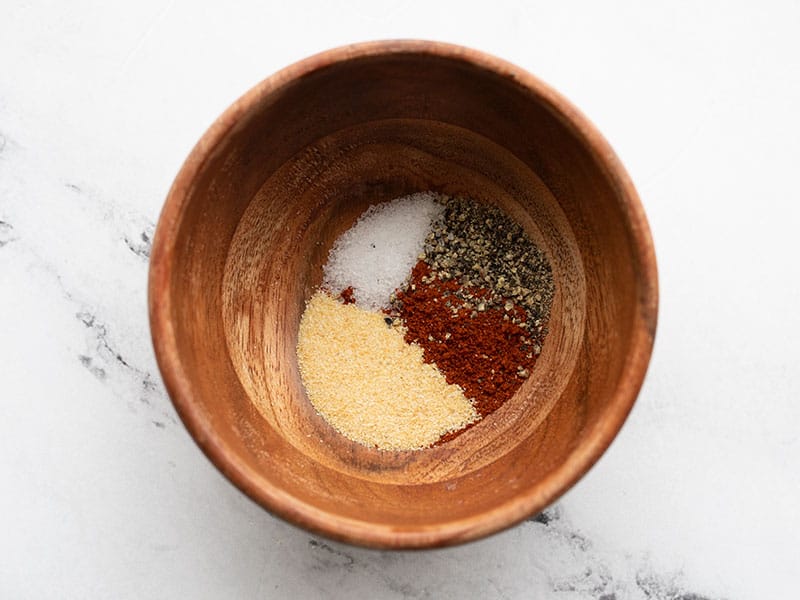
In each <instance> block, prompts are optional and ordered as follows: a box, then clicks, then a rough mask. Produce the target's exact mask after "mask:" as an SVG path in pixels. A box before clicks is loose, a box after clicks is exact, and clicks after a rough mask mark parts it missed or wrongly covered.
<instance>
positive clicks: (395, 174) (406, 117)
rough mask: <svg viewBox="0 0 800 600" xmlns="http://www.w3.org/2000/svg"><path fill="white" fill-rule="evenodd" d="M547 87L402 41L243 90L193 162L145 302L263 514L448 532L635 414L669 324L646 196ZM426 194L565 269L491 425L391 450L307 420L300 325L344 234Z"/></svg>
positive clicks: (214, 442)
mask: <svg viewBox="0 0 800 600" xmlns="http://www.w3.org/2000/svg"><path fill="white" fill-rule="evenodd" d="M445 54H446V53H445ZM498 64H499V63H498ZM500 66H502V65H500ZM490 67H492V68H490ZM534 83H536V82H534ZM536 86H539V87H536ZM536 86H533V87H532V85H531V83H530V82H520V81H519V80H518V79H517V78H516V77H514V76H512V75H510V74H506V73H503V70H502V69H501V68H494V67H493V66H492V65H487V64H480V61H472V60H467V59H465V58H463V57H461V56H458V55H454V54H452V53H451V54H450V55H443V54H442V53H432V52H427V51H424V50H421V49H416V50H414V49H412V48H407V47H405V48H403V47H400V48H398V49H395V50H392V51H386V48H383V49H382V51H380V52H376V51H365V52H361V53H360V54H359V53H358V52H355V53H350V54H345V55H342V56H339V57H338V59H337V60H334V61H330V59H328V60H324V59H318V60H317V61H316V62H314V61H313V59H312V60H311V61H310V62H309V61H306V62H305V63H303V64H301V65H300V66H297V67H295V68H293V69H292V68H290V69H289V70H287V71H284V72H282V73H281V74H279V75H276V76H275V77H273V78H271V79H270V80H268V81H267V82H265V83H264V84H262V85H261V86H260V87H258V88H256V89H255V90H254V91H253V92H251V93H250V94H248V95H247V96H245V97H244V98H243V99H242V100H240V101H239V102H238V103H237V104H236V105H234V107H232V109H230V110H229V111H228V112H227V113H226V115H225V116H223V118H222V119H221V120H220V121H219V122H218V123H217V124H216V125H215V127H214V128H212V130H211V132H209V134H207V136H206V138H205V139H206V141H207V144H205V145H204V144H203V143H202V142H201V145H200V146H199V147H198V149H197V150H195V153H194V154H193V157H194V159H193V158H190V160H189V161H188V162H187V165H186V166H185V167H184V171H183V172H182V174H181V175H179V178H178V180H177V181H176V185H175V186H174V188H173V190H172V192H171V194H170V199H169V200H168V206H169V205H170V203H172V204H173V205H175V206H179V209H177V208H176V209H175V210H174V211H173V212H172V213H170V214H171V215H173V216H172V217H170V218H169V220H168V221H167V222H165V223H162V224H160V225H159V232H158V233H159V235H158V236H157V239H156V244H155V245H156V247H159V246H160V245H163V247H164V250H163V251H160V254H156V250H158V248H156V250H154V258H153V262H154V272H155V273H156V275H155V279H154V281H155V284H154V285H151V301H154V302H158V303H159V304H160V306H161V307H162V308H161V309H160V310H161V312H162V313H163V314H166V315H167V320H168V324H169V330H168V331H165V332H164V333H163V334H162V333H159V331H158V328H154V339H155V343H156V350H157V354H158V355H159V362H160V364H161V366H162V370H163V371H164V375H165V380H166V382H167V385H168V388H169V389H170V393H171V395H172V396H173V398H174V400H175V402H176V406H177V407H178V410H179V411H180V412H181V416H182V417H183V418H184V420H185V421H186V422H187V425H188V426H189V429H190V430H191V431H192V433H193V434H194V436H195V438H196V439H197V440H198V443H200V445H201V446H203V448H204V449H205V450H206V451H207V452H208V453H209V455H210V456H211V457H212V459H213V460H214V461H215V462H216V463H217V464H218V466H220V468H221V469H222V470H223V471H224V472H225V473H226V474H228V475H229V476H230V477H231V479H232V480H233V481H234V482H235V483H237V485H239V486H240V487H242V488H243V489H244V490H245V491H246V492H248V493H249V494H250V495H251V496H253V497H254V498H255V499H256V500H258V501H260V502H261V503H262V504H264V505H265V506H266V507H267V508H269V509H270V510H273V511H274V512H277V513H279V514H281V515H282V516H284V517H286V518H288V519H290V520H291V521H293V522H295V523H298V524H301V525H304V526H306V527H309V528H311V529H315V530H318V531H322V532H323V533H326V534H328V535H332V536H334V537H339V538H341V539H346V540H349V541H355V542H359V543H365V544H371V545H380V546H426V545H437V544H447V543H455V542H458V541H462V540H466V539H471V538H474V537H477V536H480V535H484V534H486V533H489V532H491V531H494V530H497V529H499V528H501V527H504V526H507V525H510V524H511V523H513V522H515V521H517V520H520V519H522V518H524V517H525V516H527V515H528V514H530V513H532V512H535V511H537V510H541V509H542V508H543V507H544V506H545V505H546V504H547V503H548V502H550V501H552V499H553V498H554V497H555V496H557V495H558V494H559V493H561V492H563V490H564V489H566V487H568V486H569V485H570V484H571V483H572V482H574V481H575V480H576V479H577V478H578V477H579V476H580V475H581V474H582V473H583V472H584V471H585V470H586V469H588V467H589V466H590V465H591V463H592V462H593V461H594V460H595V459H596V458H597V456H598V455H599V454H600V453H601V452H602V450H603V449H604V448H605V446H606V445H607V444H608V443H609V442H610V440H611V438H613V436H614V434H615V433H616V431H617V430H618V429H619V427H620V426H621V423H622V421H623V420H624V417H625V415H626V414H627V411H628V410H629V408H630V405H631V404H632V402H633V398H634V397H635V394H636V391H637V390H638V387H639V384H640V382H641V377H642V376H643V373H644V367H643V366H642V367H641V368H638V366H639V363H638V362H637V361H639V362H641V359H642V357H641V354H642V352H641V350H640V348H641V347H642V340H645V343H644V348H645V352H644V363H645V364H646V361H647V354H648V353H649V348H650V345H649V344H651V343H652V329H653V327H654V319H655V316H654V314H655V312H654V311H655V305H654V302H655V300H654V293H655V292H654V281H652V278H653V277H654V275H653V276H652V277H648V275H647V272H646V271H647V264H646V259H647V258H648V257H646V256H645V257H644V258H643V257H642V250H641V247H640V246H641V244H640V239H639V237H637V232H636V230H635V228H634V227H633V226H632V223H633V224H635V217H636V214H635V210H637V208H638V204H636V198H635V196H633V197H629V196H628V194H632V193H633V192H632V190H628V188H627V187H626V185H627V182H626V181H624V180H620V175H619V173H617V172H616V171H615V170H614V169H612V168H610V167H609V161H611V162H612V163H613V157H606V156H602V155H601V154H600V153H598V151H597V149H596V147H594V146H592V144H591V143H590V141H591V140H589V141H587V136H586V135H584V132H582V131H581V130H580V127H578V126H576V124H575V123H576V122H578V123H580V122H581V121H580V119H579V118H578V117H574V119H573V118H572V116H571V115H569V114H565V112H564V106H563V105H558V103H557V102H556V101H555V100H553V97H551V96H549V95H548V94H549V92H548V91H547V90H546V89H544V88H543V86H540V84H538V83H536ZM623 175H624V173H623ZM423 190H436V191H441V192H445V193H449V194H452V195H464V196H468V197H471V198H474V199H477V200H483V201H486V202H490V203H494V204H497V205H500V206H502V207H503V208H504V209H505V210H506V211H508V212H509V213H511V214H512V215H513V216H514V217H515V218H516V219H517V220H519V221H520V222H521V223H522V224H523V226H524V227H525V228H526V229H527V230H528V232H529V234H530V235H531V237H532V238H533V239H534V241H535V242H536V243H537V245H539V246H540V248H542V249H543V250H544V251H545V253H546V254H547V256H548V258H549V260H550V262H551V265H552V267H553V272H554V278H555V283H556V288H557V291H556V297H555V300H554V303H553V308H552V313H551V319H550V323H549V330H550V332H549V334H548V336H547V338H546V340H545V343H544V345H543V352H542V355H541V357H540V359H539V361H538V362H537V364H536V367H535V368H534V370H533V372H532V375H531V377H530V378H529V379H528V380H527V381H526V383H525V384H524V385H523V386H522V387H521V388H520V390H519V391H518V392H517V394H516V395H515V396H514V397H513V398H512V399H510V400H509V401H508V402H507V403H506V404H505V405H504V406H503V407H501V408H500V409H499V410H498V411H496V412H495V413H493V414H492V415H490V416H489V417H488V418H486V419H485V420H484V421H482V422H481V423H480V424H479V425H477V426H476V427H474V428H472V429H470V430H469V431H467V432H466V433H464V434H462V435H461V436H458V437H457V438H455V439H454V440H453V441H451V442H448V443H446V444H444V445H442V446H438V447H435V448H432V449H428V450H424V451H420V452H384V451H377V450H373V449H369V448H366V447H363V446H361V445H359V444H356V443H353V442H350V441H349V440H347V439H345V438H344V437H342V436H341V435H339V434H338V433H336V432H335V431H334V430H333V429H332V428H331V427H330V426H329V425H328V424H327V423H326V422H325V421H324V420H323V419H322V418H321V417H319V416H318V415H317V414H316V413H315V411H314V409H313V407H312V406H311V404H310V403H309V401H308V399H307V397H306V395H305V392H304V390H303V387H302V384H301V381H300V377H299V373H298V367H297V361H296V357H295V345H296V342H297V332H298V324H299V319H300V315H301V314H302V311H303V307H304V303H305V301H306V300H307V299H308V298H309V297H310V295H311V294H312V293H313V291H314V289H315V287H316V286H317V285H318V284H319V283H320V280H321V276H322V265H323V263H324V261H325V258H326V256H327V252H328V250H329V249H330V247H331V245H332V243H333V241H334V240H335V239H336V237H337V236H338V235H339V234H340V233H341V232H343V231H344V230H346V229H347V228H348V227H349V226H350V225H352V223H353V222H354V221H355V219H356V218H357V217H358V216H359V214H360V213H361V212H362V211H363V210H364V209H365V208H366V207H368V206H369V205H370V204H373V203H376V202H380V201H383V200H389V199H392V198H395V197H398V196H402V195H405V194H409V193H412V192H415V191H423ZM631 205H633V208H631ZM632 211H633V213H634V214H633V215H632ZM165 212H166V211H165ZM163 221H164V219H163V218H162V222H163ZM167 230H169V231H168V233H165V231H167ZM645 235H646V234H645ZM167 236H168V238H167ZM165 240H166V241H165ZM160 264H161V265H164V266H163V267H159V265H160ZM159 277H161V279H159ZM154 289H155V290H156V291H155V293H153V290H154ZM647 340H649V342H648V341H647Z"/></svg>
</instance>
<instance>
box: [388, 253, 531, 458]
mask: <svg viewBox="0 0 800 600" xmlns="http://www.w3.org/2000/svg"><path fill="white" fill-rule="evenodd" d="M458 289H460V290H461V291H462V294H461V295H462V296H463V295H464V294H463V292H465V291H466V292H468V294H467V295H468V296H472V297H473V298H475V299H476V302H477V303H478V304H480V298H481V297H486V296H488V294H490V293H491V292H490V291H489V290H486V289H483V288H478V287H470V288H465V287H463V286H459V284H458V282H456V281H455V280H453V279H450V280H447V281H442V280H440V279H439V278H438V277H436V276H435V275H433V276H432V275H431V270H430V267H429V266H428V265H427V263H425V262H424V261H422V260H420V261H419V262H418V263H417V265H416V266H415V267H414V269H413V271H412V274H411V280H410V282H409V284H408V286H407V287H406V288H405V290H401V291H398V292H397V295H396V298H397V301H396V306H399V315H398V316H399V317H400V318H401V319H402V321H403V324H404V325H405V327H406V334H405V339H406V341H407V342H409V343H416V344H419V345H420V346H421V347H422V349H423V351H424V360H425V361H426V362H429V363H434V364H435V365H436V366H437V367H438V369H439V370H440V371H441V372H442V374H443V375H444V377H445V379H446V380H447V382H448V383H450V384H455V385H458V386H460V387H461V388H462V389H463V390H464V394H465V395H466V396H467V398H470V399H472V400H473V402H474V404H475V409H476V410H477V411H478V413H479V414H480V415H481V417H482V418H483V417H485V416H486V415H488V414H490V413H492V412H493V411H495V410H497V408H499V407H500V406H501V405H502V404H503V402H505V401H506V400H508V399H509V398H510V397H511V396H513V395H514V393H515V392H516V391H517V389H519V386H520V385H522V383H523V382H524V381H525V379H526V378H527V376H528V373H529V371H530V369H531V368H532V367H533V365H534V363H535V362H536V355H535V353H534V343H533V341H532V340H531V339H530V337H529V334H528V333H527V331H526V330H525V329H523V327H521V326H520V325H519V324H515V323H513V322H512V321H511V319H510V318H509V315H510V314H511V313H512V311H513V312H516V314H517V316H519V317H520V318H523V319H524V312H525V311H524V310H523V309H522V308H520V307H519V306H516V305H510V304H506V308H508V309H509V310H505V308H492V309H488V310H476V308H475V307H474V306H475V303H472V305H470V306H467V301H465V300H462V299H461V298H459V297H457V296H455V295H454V292H455V291H456V290H458ZM458 433H461V432H454V433H452V434H448V435H447V436H445V438H443V439H442V440H440V443H441V442H442V441H447V440H448V439H451V438H452V437H455V435H457V434H458Z"/></svg>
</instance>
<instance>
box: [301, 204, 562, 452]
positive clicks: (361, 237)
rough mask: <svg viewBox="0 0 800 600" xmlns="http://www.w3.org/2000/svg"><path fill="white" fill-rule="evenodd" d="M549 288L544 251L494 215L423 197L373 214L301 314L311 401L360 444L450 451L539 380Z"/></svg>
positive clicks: (339, 252) (343, 245) (351, 234)
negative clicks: (447, 448) (448, 447)
mask: <svg viewBox="0 0 800 600" xmlns="http://www.w3.org/2000/svg"><path fill="white" fill-rule="evenodd" d="M554 292H555V286H554V283H553V276H552V270H551V268H550V265H549V263H548V261H547V259H546V258H545V256H544V254H543V253H542V252H541V251H540V250H539V249H538V248H537V247H536V246H535V245H534V244H533V242H532V241H531V239H530V238H529V236H528V235H527V234H526V233H525V231H524V230H523V228H522V227H521V226H520V225H519V224H518V223H516V222H515V221H514V220H513V219H511V218H510V217H509V216H508V215H506V214H505V213H504V212H503V211H501V210H500V209H499V208H497V207H494V206H490V205H487V204H483V203H478V202H475V201H472V200H469V199H465V198H450V197H447V196H442V195H439V194H435V193H432V192H426V193H420V194H413V195H411V196H406V197H403V198H398V199H396V200H393V201H391V202H387V203H383V204H378V205H375V206H372V207H370V208H369V209H368V210H367V211H366V212H365V213H364V214H363V215H362V216H361V217H360V218H359V220H358V221H357V222H356V224H355V225H354V226H353V227H352V228H351V229H350V230H348V231H347V232H345V233H344V234H342V236H340V237H339V239H337V240H336V242H335V243H334V245H333V248H332V249H331V252H330V254H329V256H328V261H327V264H326V265H325V267H324V277H323V285H322V286H321V288H320V290H318V291H317V292H316V293H315V295H314V296H313V297H312V298H311V300H310V301H309V302H308V304H307V306H306V310H305V312H304V313H303V316H302V318H301V321H300V334H299V338H298V348H297V355H298V364H299V366H300V372H301V376H302V379H303V384H304V386H305V388H306V392H307V393H308V397H309V399H310V401H311V402H312V404H313V405H314V407H315V408H316V409H317V411H318V412H319V413H320V414H321V415H322V416H323V417H324V418H325V419H326V420H327V421H328V422H329V423H330V424H331V425H332V426H333V427H334V428H335V429H337V430H338V431H339V432H340V433H342V434H343V435H345V436H346V437H348V438H350V439H352V440H354V441H356V442H360V443H363V444H365V445H368V446H373V447H376V448H379V449H382V450H414V449H422V448H425V447H429V446H431V445H434V444H441V443H445V442H447V441H449V440H450V439H452V438H453V437H455V436H457V435H458V434H459V433H461V432H462V431H464V430H465V429H467V428H468V427H470V426H472V425H474V424H475V423H477V422H478V421H480V419H482V418H483V417H485V416H486V415H488V414H490V413H492V412H493V411H495V410H496V409H497V408H499V407H500V406H501V405H502V404H503V403H504V402H505V401H506V400H508V399H509V398H510V397H511V396H513V395H514V393H515V392H516V390H517V389H518V388H519V386H520V385H521V384H522V383H523V382H524V381H525V379H527V378H528V377H531V376H533V375H534V372H533V368H534V365H535V363H536V358H537V357H538V356H539V354H540V353H541V351H542V343H543V341H544V337H545V335H546V331H547V330H546V325H547V319H548V316H549V312H550V305H551V303H552V300H553V295H554Z"/></svg>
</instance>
